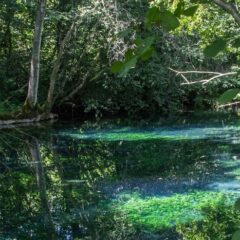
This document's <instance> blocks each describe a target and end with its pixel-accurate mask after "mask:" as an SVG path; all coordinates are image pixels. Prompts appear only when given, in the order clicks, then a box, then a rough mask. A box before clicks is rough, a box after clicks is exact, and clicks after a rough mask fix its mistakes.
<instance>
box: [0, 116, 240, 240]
mask: <svg viewBox="0 0 240 240" xmlns="http://www.w3.org/2000/svg"><path fill="white" fill-rule="evenodd" d="M239 124H240V122H239V121H238V120H237V119H233V118H228V119H216V118H214V120H211V119H210V120H208V119H207V120H205V121H202V120H201V121H200V120H198V119H191V120H190V119H188V118H186V117H185V118H184V117H183V118H180V119H178V120H177V121H174V122H171V123H167V122H166V123H159V122H157V123H146V122H145V123H143V124H142V123H130V124H129V123H124V122H122V121H104V122H102V123H98V124H96V123H83V124H79V123H57V124H54V125H51V126H50V125H41V126H39V127H37V128H36V127H35V128H19V129H11V130H4V129H2V130H0V131H1V133H0V239H69V240H72V239H182V237H181V236H180V235H179V234H177V233H176V232H175V230H174V229H175V226H176V225H179V224H188V223H190V222H191V221H201V220H202V219H204V215H203V213H202V212H201V208H202V207H204V206H205V205H207V204H212V205H214V204H216V203H217V202H218V201H220V199H221V198H222V197H223V196H225V197H226V201H229V202H233V201H234V200H235V199H236V198H237V197H238V196H239V193H240V125H239Z"/></svg>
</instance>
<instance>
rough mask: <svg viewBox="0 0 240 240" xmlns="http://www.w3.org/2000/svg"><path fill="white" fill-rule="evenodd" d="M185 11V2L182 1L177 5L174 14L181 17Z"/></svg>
mask: <svg viewBox="0 0 240 240" xmlns="http://www.w3.org/2000/svg"><path fill="white" fill-rule="evenodd" d="M183 11H184V2H182V1H180V2H179V3H178V5H177V8H176V10H175V11H174V15H175V16H176V17H180V16H181V15H182V12H183Z"/></svg>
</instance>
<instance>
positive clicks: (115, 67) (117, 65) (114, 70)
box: [111, 61, 124, 73]
mask: <svg viewBox="0 0 240 240" xmlns="http://www.w3.org/2000/svg"><path fill="white" fill-rule="evenodd" d="M123 66H124V63H123V62H120V61H117V62H114V63H113V65H112V67H111V71H112V73H119V72H120V71H121V70H122V69H123Z"/></svg>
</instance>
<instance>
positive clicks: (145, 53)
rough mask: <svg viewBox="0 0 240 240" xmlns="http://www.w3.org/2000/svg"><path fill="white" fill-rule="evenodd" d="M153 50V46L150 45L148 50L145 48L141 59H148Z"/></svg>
mask: <svg viewBox="0 0 240 240" xmlns="http://www.w3.org/2000/svg"><path fill="white" fill-rule="evenodd" d="M154 52H155V49H154V47H150V48H149V49H148V50H146V51H145V52H144V53H143V54H142V55H141V60H143V61H146V60H148V59H149V58H150V57H151V56H152V55H153V53H154Z"/></svg>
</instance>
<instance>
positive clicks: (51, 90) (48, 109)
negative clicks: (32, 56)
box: [45, 19, 76, 112]
mask: <svg viewBox="0 0 240 240" xmlns="http://www.w3.org/2000/svg"><path fill="white" fill-rule="evenodd" d="M75 24H76V19H74V20H73V23H72V25H71V27H70V28H69V30H68V32H67V33H66V35H65V37H64V39H63V40H62V43H61V45H60V48H59V52H58V54H57V58H56V60H55V62H54V65H53V70H52V73H51V77H50V85H49V89H48V96H47V100H46V103H45V110H46V112H51V109H52V106H53V104H54V98H53V97H54V90H55V85H56V81H57V78H58V72H59V69H60V67H61V60H62V57H63V54H64V51H65V47H66V45H67V43H68V42H69V41H70V38H71V35H72V33H73V31H74V28H75Z"/></svg>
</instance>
